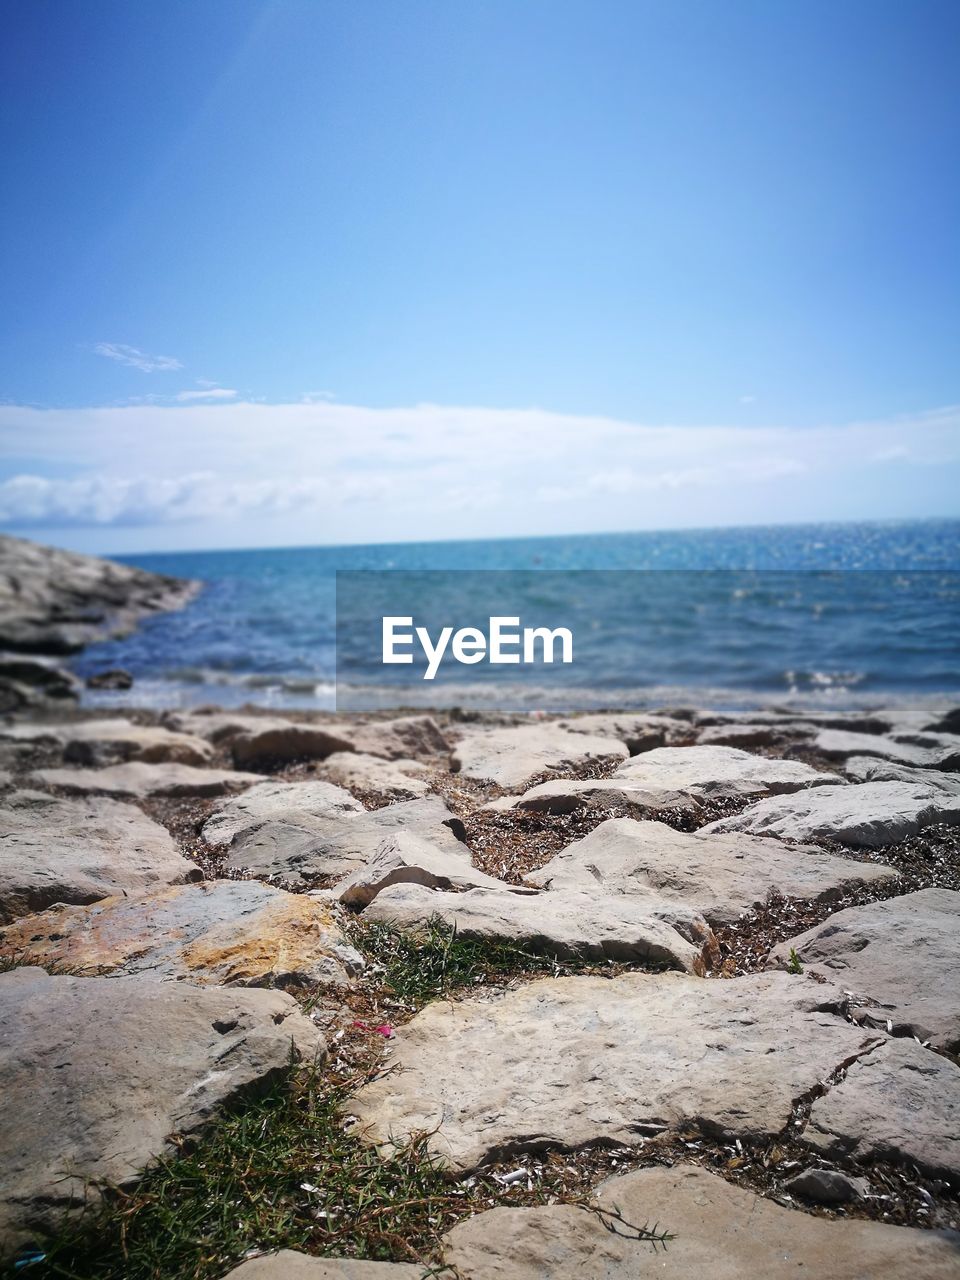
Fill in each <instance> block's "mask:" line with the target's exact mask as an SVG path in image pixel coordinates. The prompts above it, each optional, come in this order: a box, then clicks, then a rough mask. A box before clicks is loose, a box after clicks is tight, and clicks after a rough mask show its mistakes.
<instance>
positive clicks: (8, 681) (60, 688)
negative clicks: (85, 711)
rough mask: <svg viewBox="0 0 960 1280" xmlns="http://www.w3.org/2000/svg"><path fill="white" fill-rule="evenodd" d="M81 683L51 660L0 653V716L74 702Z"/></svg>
mask: <svg viewBox="0 0 960 1280" xmlns="http://www.w3.org/2000/svg"><path fill="white" fill-rule="evenodd" d="M79 696H80V681H79V680H78V679H77V678H76V676H75V675H73V673H72V672H70V671H67V670H66V668H64V667H61V666H58V665H57V664H56V663H55V662H54V661H52V659H50V658H41V657H38V656H36V655H32V656H28V655H26V654H22V653H0V712H4V713H6V712H9V711H20V710H23V709H25V708H29V707H37V708H41V709H44V710H45V709H47V708H53V707H56V706H62V705H63V704H64V703H65V702H66V703H70V702H75V701H76V700H77V699H78V698H79Z"/></svg>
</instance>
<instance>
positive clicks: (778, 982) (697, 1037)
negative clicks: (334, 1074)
mask: <svg viewBox="0 0 960 1280" xmlns="http://www.w3.org/2000/svg"><path fill="white" fill-rule="evenodd" d="M518 901H523V900H522V899H519V900H518ZM840 1000H842V994H841V993H840V992H839V991H838V990H837V989H834V988H831V987H829V986H823V985H820V984H817V983H813V982H810V981H808V980H807V979H806V978H802V977H791V976H790V975H787V974H784V973H765V974H757V975H752V976H748V977H744V978H738V979H737V981H736V982H719V981H704V980H703V979H701V978H694V977H689V976H688V975H686V974H677V973H664V974H645V973H627V974H623V975H621V976H620V977H617V978H613V979H606V978H596V977H576V978H560V979H546V980H543V981H538V982H533V983H530V984H528V985H525V986H523V987H520V988H519V989H515V990H512V991H511V990H508V991H506V992H500V993H498V994H496V995H494V996H487V997H475V998H472V999H467V1000H463V1001H459V1002H456V1003H450V1004H446V1003H444V1004H440V1003H437V1004H432V1005H428V1006H427V1008H426V1009H424V1010H423V1012H421V1013H419V1014H418V1015H417V1016H416V1017H415V1018H414V1019H413V1021H412V1022H410V1023H408V1024H407V1025H406V1026H404V1027H401V1028H400V1029H399V1030H398V1032H397V1033H396V1039H395V1040H394V1042H393V1043H394V1045H395V1050H394V1053H393V1055H392V1061H393V1062H394V1064H396V1065H397V1066H398V1067H400V1068H401V1069H400V1070H398V1071H396V1072H391V1073H390V1074H389V1075H387V1076H384V1077H381V1078H380V1079H378V1080H376V1081H374V1082H372V1083H371V1084H368V1085H366V1086H364V1087H363V1088H362V1089H361V1090H360V1091H359V1093H358V1094H357V1095H356V1096H355V1097H354V1098H353V1099H351V1103H350V1110H351V1113H352V1114H355V1115H357V1116H358V1117H359V1119H360V1123H361V1126H362V1131H363V1132H365V1133H366V1134H367V1136H368V1137H369V1139H370V1140H371V1141H375V1142H378V1143H386V1142H388V1141H389V1140H390V1139H391V1137H395V1138H398V1139H402V1138H403V1137H404V1136H406V1135H410V1134H412V1133H414V1132H426V1133H432V1132H433V1131H434V1130H436V1132H435V1133H434V1136H433V1138H432V1139H431V1143H432V1146H433V1147H434V1149H435V1150H436V1151H437V1152H438V1153H439V1154H441V1155H442V1156H443V1157H444V1158H445V1159H446V1160H447V1161H448V1162H449V1163H450V1164H451V1165H452V1166H453V1167H454V1168H457V1169H468V1168H472V1167H475V1166H477V1165H480V1164H482V1163H484V1162H485V1161H489V1160H494V1159H501V1158H507V1157H509V1156H511V1155H512V1154H513V1153H515V1152H518V1151H523V1150H534V1149H542V1148H543V1147H550V1146H555V1147H560V1148H572V1147H577V1146H580V1145H583V1144H586V1143H596V1142H610V1143H618V1144H621V1145H624V1146H629V1145H631V1144H633V1143H635V1142H636V1141H637V1139H638V1137H640V1136H642V1135H644V1134H649V1133H651V1132H655V1131H658V1130H659V1129H661V1128H665V1127H671V1126H674V1125H680V1124H683V1123H684V1122H690V1121H694V1122H698V1123H700V1124H702V1125H704V1126H705V1127H706V1128H707V1129H708V1130H710V1131H713V1132H720V1133H724V1134H731V1135H736V1134H752V1135H768V1134H774V1133H779V1132H780V1131H781V1130H782V1129H783V1128H784V1126H785V1125H786V1124H787V1122H788V1120H789V1119H790V1116H791V1110H792V1107H793V1103H794V1100H795V1099H796V1098H799V1097H801V1096H802V1095H803V1094H805V1093H806V1092H807V1091H808V1090H811V1089H813V1087H814V1086H815V1085H817V1084H818V1083H819V1082H820V1081H821V1080H823V1079H825V1078H826V1077H827V1076H829V1075H830V1074H831V1073H832V1072H833V1071H834V1070H835V1069H836V1068H837V1067H838V1066H840V1065H841V1064H842V1063H845V1062H849V1061H850V1060H851V1059H853V1058H854V1057H856V1056H857V1055H858V1054H860V1053H863V1052H865V1051H866V1050H867V1049H868V1048H869V1047H870V1046H871V1045H873V1044H876V1043H877V1036H876V1034H872V1033H868V1032H866V1031H864V1030H863V1029H861V1028H859V1027H856V1026H853V1025H852V1024H850V1023H848V1022H846V1021H844V1020H843V1018H841V1017H839V1016H837V1014H836V1013H835V1012H831V1011H830V1010H833V1009H835V1008H837V1007H838V1002H839V1001H840ZM772 1050H775V1051H772Z"/></svg>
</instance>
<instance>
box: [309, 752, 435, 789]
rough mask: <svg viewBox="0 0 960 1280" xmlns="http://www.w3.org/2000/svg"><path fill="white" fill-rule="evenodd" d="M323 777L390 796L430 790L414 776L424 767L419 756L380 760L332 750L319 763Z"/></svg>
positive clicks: (420, 779) (420, 778) (421, 779)
mask: <svg viewBox="0 0 960 1280" xmlns="http://www.w3.org/2000/svg"><path fill="white" fill-rule="evenodd" d="M320 768H321V769H322V770H323V774H324V777H326V778H329V779H330V781H331V782H335V783H336V784H337V785H338V786H340V787H346V789H347V790H348V791H359V792H361V793H369V794H371V795H376V796H384V797H387V798H389V799H390V800H416V799H417V797H419V796H425V795H426V794H427V792H428V791H429V790H430V786H429V783H427V782H426V781H425V780H424V779H423V778H422V777H420V776H418V775H420V774H423V773H425V772H426V771H427V766H426V765H424V764H421V762H420V761H419V760H405V759H403V758H401V759H399V760H384V759H382V758H381V757H380V756H368V755H365V754H364V753H363V752H360V751H357V752H350V751H336V752H334V754H333V755H332V756H327V758H326V760H324V762H323V764H322V765H321V766H320Z"/></svg>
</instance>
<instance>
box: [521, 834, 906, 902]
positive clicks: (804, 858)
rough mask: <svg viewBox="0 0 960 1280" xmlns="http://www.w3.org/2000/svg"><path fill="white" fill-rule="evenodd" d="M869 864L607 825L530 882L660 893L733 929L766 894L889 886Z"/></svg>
mask: <svg viewBox="0 0 960 1280" xmlns="http://www.w3.org/2000/svg"><path fill="white" fill-rule="evenodd" d="M896 874H897V873H896V872H895V871H894V870H892V869H891V868H889V867H880V866H877V865H876V864H874V863H865V862H854V861H852V860H851V859H849V858H838V857H834V856H833V855H832V854H828V853H824V852H823V851H822V850H821V849H815V848H812V847H811V848H801V849H797V848H787V847H785V846H784V845H783V844H782V843H781V842H780V841H779V840H771V839H764V838H762V837H760V836H743V835H732V836H730V835H702V834H701V833H700V832H697V833H695V834H693V835H688V834H686V833H685V832H682V831H676V830H674V828H673V827H668V826H666V824H665V823H662V822H637V821H635V820H634V819H633V818H609V819H608V820H607V821H606V822H601V823H600V825H599V826H598V827H595V828H594V830H593V831H591V832H590V834H589V835H588V836H586V837H585V838H584V839H582V840H577V841H576V842H575V843H574V844H571V845H568V846H567V847H566V848H565V849H563V850H562V851H561V852H560V853H558V854H557V855H556V856H555V857H553V858H551V859H550V861H549V862H548V863H546V864H545V865H544V866H543V867H541V868H540V870H539V871H534V872H533V873H532V874H531V875H529V876H528V877H527V879H528V880H529V881H530V883H531V884H536V885H541V886H544V887H549V888H550V889H551V891H556V890H558V889H566V888H579V889H581V890H584V891H587V890H591V889H592V890H593V892H595V893H597V892H599V893H602V894H611V893H612V894H640V895H649V894H651V893H658V894H660V895H661V896H662V897H663V898H666V899H668V900H669V901H672V902H684V903H687V904H688V905H689V906H691V907H692V908H693V909H695V910H698V911H700V912H701V913H702V914H703V916H704V917H705V919H706V920H708V921H709V923H710V924H711V925H713V926H714V927H717V926H719V925H722V924H732V923H733V922H734V921H736V919H737V918H738V917H739V915H740V914H741V912H743V911H747V910H749V909H750V908H752V907H756V906H759V905H761V904H762V903H763V902H765V901H766V899H767V897H768V896H769V894H770V893H771V892H776V893H779V894H782V895H783V896H784V897H790V898H808V899H824V898H826V899H829V898H831V897H836V896H837V895H838V894H839V893H840V892H842V891H843V890H844V889H846V888H848V887H849V886H850V885H853V884H857V883H863V882H867V883H871V882H878V881H882V880H885V879H892V878H894V877H895V876H896Z"/></svg>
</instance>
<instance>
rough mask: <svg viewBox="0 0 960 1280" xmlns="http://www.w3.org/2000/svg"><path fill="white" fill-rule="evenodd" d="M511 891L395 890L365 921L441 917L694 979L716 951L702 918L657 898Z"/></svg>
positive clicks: (405, 922) (470, 930)
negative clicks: (663, 968) (692, 975)
mask: <svg viewBox="0 0 960 1280" xmlns="http://www.w3.org/2000/svg"><path fill="white" fill-rule="evenodd" d="M504 889H508V886H499V887H496V888H480V889H471V890H469V891H467V892H463V893H438V892H436V891H434V890H433V889H430V888H425V887H424V886H423V885H422V884H395V885H394V886H393V887H391V888H384V889H383V890H381V892H380V893H379V894H378V895H377V897H376V898H375V899H374V901H373V903H372V905H371V906H369V907H368V908H367V909H366V911H365V912H364V913H363V915H364V919H365V920H378V921H384V922H392V923H394V924H398V925H401V926H404V927H407V928H411V927H416V926H417V925H419V924H423V923H425V922H426V921H427V920H430V919H431V918H433V917H439V918H440V919H441V920H442V921H443V922H444V923H445V924H447V925H450V926H453V927H455V928H456V930H457V934H458V936H459V937H462V938H477V939H480V940H481V941H485V942H510V943H518V944H521V945H523V946H524V947H527V948H529V949H531V950H534V951H539V952H543V953H545V954H547V955H550V956H554V957H556V958H557V959H571V958H578V959H584V960H587V959H597V960H599V959H606V960H621V961H636V960H644V961H648V962H650V963H652V964H657V965H665V966H667V967H668V968H670V969H682V970H685V971H686V972H687V973H699V974H702V973H703V972H704V970H705V969H706V967H707V965H708V964H709V962H710V960H711V958H712V957H713V955H714V953H715V951H716V947H717V943H716V939H715V938H714V936H713V933H712V932H711V930H710V928H709V927H708V925H707V924H706V922H705V921H704V920H703V919H702V917H700V916H698V915H697V914H696V913H695V912H692V911H689V910H685V909H684V908H683V907H677V906H675V905H672V904H670V903H667V902H665V901H663V900H662V899H658V898H656V897H654V896H653V895H650V896H649V897H648V898H645V899H644V898H628V897H625V896H620V895H617V896H612V895H607V894H597V893H591V892H584V891H583V890H578V889H558V890H557V891H556V892H551V893H543V894H522V893H515V892H514V893H510V892H509V891H507V892H504Z"/></svg>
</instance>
